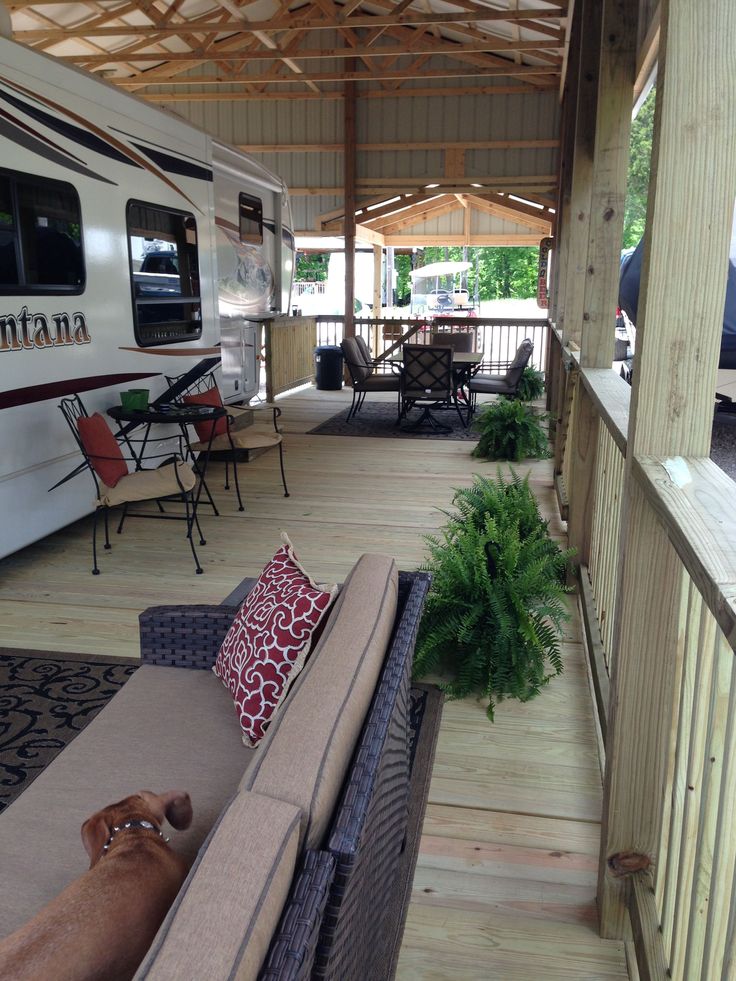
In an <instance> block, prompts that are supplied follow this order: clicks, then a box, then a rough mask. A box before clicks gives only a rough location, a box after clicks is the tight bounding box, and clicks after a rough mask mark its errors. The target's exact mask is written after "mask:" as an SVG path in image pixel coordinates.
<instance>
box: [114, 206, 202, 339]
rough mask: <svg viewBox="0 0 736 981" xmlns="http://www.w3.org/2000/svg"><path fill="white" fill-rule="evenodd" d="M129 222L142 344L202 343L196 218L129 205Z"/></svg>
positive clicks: (136, 315)
mask: <svg viewBox="0 0 736 981" xmlns="http://www.w3.org/2000/svg"><path fill="white" fill-rule="evenodd" d="M127 219H128V251H129V255H130V275H131V283H132V286H133V313H134V319H135V331H136V340H137V341H138V343H139V344H140V345H141V346H142V347H145V346H149V345H153V344H168V343H171V342H174V341H182V340H193V339H195V338H197V337H199V336H200V335H201V333H202V313H201V310H202V308H201V303H200V296H199V262H198V257H197V225H196V222H195V220H194V216H193V215H190V214H187V212H185V211H171V210H170V209H168V208H161V207H156V206H155V205H151V204H143V203H141V202H139V201H129V202H128V210H127Z"/></svg>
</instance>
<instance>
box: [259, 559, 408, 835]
mask: <svg viewBox="0 0 736 981" xmlns="http://www.w3.org/2000/svg"><path fill="white" fill-rule="evenodd" d="M397 596H398V572H397V569H396V565H395V563H394V562H393V560H392V559H390V558H388V557H387V556H384V555H363V556H362V557H361V558H360V559H359V560H358V562H357V563H356V564H355V566H354V568H353V570H352V572H351V573H350V576H349V577H348V579H347V580H346V582H345V585H344V586H343V587H342V589H341V591H340V595H339V596H338V598H337V602H336V603H335V606H334V608H333V610H332V612H331V613H330V615H329V618H328V619H327V622H326V624H325V627H324V630H323V633H322V636H321V638H320V640H319V643H318V644H317V646H316V647H315V649H314V652H313V653H312V656H311V657H310V659H309V661H308V663H307V666H306V667H305V669H304V670H303V671H302V673H301V674H300V675H299V677H298V678H297V680H296V681H295V682H294V686H293V688H292V690H291V693H290V694H289V702H288V708H287V710H286V711H284V712H280V713H279V714H278V715H277V716H276V718H275V719H274V720H273V723H272V724H271V726H270V728H269V730H268V733H267V735H266V738H265V739H264V741H263V743H262V744H261V746H260V747H259V751H258V753H257V754H256V755H255V756H254V757H253V762H252V764H251V765H249V767H248V769H247V771H246V773H245V774H244V776H243V779H242V781H241V784H240V786H241V789H244V790H253V791H255V792H257V793H259V794H266V795H267V796H269V797H276V798H278V799H279V800H283V801H287V802H288V803H291V804H294V805H295V806H296V807H298V808H299V809H300V810H301V812H302V838H303V844H304V843H306V847H307V848H319V847H321V844H322V842H323V839H324V837H325V834H326V833H327V829H328V827H329V824H330V821H331V818H332V814H333V812H334V809H335V805H336V803H337V798H338V796H339V794H340V789H341V787H342V785H343V781H344V779H345V774H346V772H347V769H348V765H349V763H350V760H351V758H352V755H353V752H354V750H355V746H356V743H357V741H358V737H359V735H360V732H361V730H362V728H363V723H364V721H365V717H366V714H367V712H368V707H369V705H370V703H371V699H372V698H373V693H374V691H375V688H376V683H377V680H378V675H379V673H380V671H381V666H382V665H383V662H384V659H385V656H386V651H387V648H388V643H389V639H390V637H391V631H392V629H393V626H394V620H395V617H396V607H397Z"/></svg>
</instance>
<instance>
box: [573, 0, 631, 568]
mask: <svg viewBox="0 0 736 981" xmlns="http://www.w3.org/2000/svg"><path fill="white" fill-rule="evenodd" d="M638 15H639V2H638V0H605V2H604V6H603V22H602V28H601V45H600V65H599V69H598V77H599V85H598V105H597V110H596V116H595V119H596V129H595V145H594V153H593V169H592V188H591V195H590V220H589V226H588V244H587V264H586V271H585V277H584V294H583V330H582V335H581V339H580V364H581V367H583V368H610V366H611V363H612V361H613V346H614V324H615V317H616V306H617V304H618V278H619V256H620V251H621V239H622V235H623V227H624V202H625V200H626V176H627V170H628V162H629V133H630V129H631V104H632V101H633V92H634V79H635V75H636V35H637V26H638ZM579 395H580V397H579V398H578V399H577V401H576V406H577V411H578V415H577V417H576V419H575V424H574V426H573V434H574V438H573V441H572V445H571V447H570V453H571V459H570V467H571V470H570V482H569V483H570V486H569V487H568V488H567V497H568V502H569V509H570V510H569V518H568V525H567V529H568V537H569V540H570V544H571V545H572V546H574V547H575V548H576V549H577V555H576V561H577V562H579V563H583V564H585V565H587V564H588V561H589V558H590V537H591V526H592V519H593V503H594V502H593V495H594V491H595V469H596V457H597V451H598V415H597V412H596V410H595V408H594V406H593V404H592V402H591V400H590V399H589V398H588V397H587V396H586V395H585V393H584V390H582V391H581V392H580V393H579Z"/></svg>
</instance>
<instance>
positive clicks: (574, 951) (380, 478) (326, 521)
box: [0, 391, 628, 981]
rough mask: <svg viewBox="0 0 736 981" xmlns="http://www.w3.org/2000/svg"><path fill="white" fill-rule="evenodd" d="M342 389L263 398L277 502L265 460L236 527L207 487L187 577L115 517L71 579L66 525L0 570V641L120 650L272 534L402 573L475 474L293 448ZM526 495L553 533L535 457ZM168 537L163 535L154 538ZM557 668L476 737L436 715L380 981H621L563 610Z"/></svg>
mask: <svg viewBox="0 0 736 981" xmlns="http://www.w3.org/2000/svg"><path fill="white" fill-rule="evenodd" d="M345 399H346V395H345V394H344V393H339V392H314V391H307V392H306V393H304V394H300V395H297V396H291V397H290V398H288V399H285V400H283V402H282V403H281V405H282V408H283V413H284V414H283V419H282V421H283V423H284V428H285V431H286V433H287V443H286V454H285V457H286V467H287V477H288V480H289V488H290V490H291V497H290V498H289V499H288V500H285V499H284V498H283V497H282V496H281V494H280V483H279V475H278V467H277V460H276V457H275V455H274V454H266V455H265V456H263V457H261V458H259V459H258V460H256V461H254V462H253V463H250V464H248V465H246V466H245V467H243V474H244V479H243V484H244V487H245V497H246V507H247V511H246V512H245V514H238V512H237V511H236V510H235V507H234V504H233V502H234V496H233V495H232V494H225V493H224V492H222V491H221V490H219V488H217V487H216V480H215V479H214V474H215V469H214V468H213V471H212V473H213V480H212V484H213V490H216V491H218V493H217V496H218V503H220V502H222V503H223V505H224V507H223V514H222V516H221V517H220V518H219V519H216V518H214V517H212V516H210V515H209V514H208V513H207V512H206V511H203V512H202V516H203V521H204V527H205V534H206V536H207V537H208V544H207V546H206V547H205V548H202V549H201V560H202V564H203V566H204V568H205V575H203V576H195V575H194V572H193V567H192V563H191V557H190V555H189V554H188V549H187V548H186V546H185V543H184V539H183V536H182V538H181V541H179V540H178V537H177V536H178V531H179V529H178V526H172V525H171V524H169V523H167V522H163V521H137V522H135V521H130V522H129V524H128V525H127V526H126V529H125V534H124V535H123V536H121V537H120V538H118V537H117V536H114V538H115V540H114V541H113V549H112V551H111V552H103V553H102V557H101V560H100V561H101V568H102V574H101V575H100V576H98V577H94V578H93V577H92V576H91V575H90V572H89V568H90V554H89V535H90V523H89V521H87V520H85V521H82V522H79V523H77V524H76V525H72V526H70V527H69V528H67V529H65V530H63V531H62V532H59V533H57V534H56V535H54V536H51V537H49V538H47V539H45V540H44V541H42V542H40V543H38V544H37V545H34V546H32V547H30V548H28V549H25V550H24V551H23V552H21V553H18V554H17V555H15V556H12V557H10V558H8V559H5V560H3V561H1V562H0V646H7V647H20V648H30V649H34V648H35V649H41V650H60V651H79V652H86V653H94V654H106V655H109V656H111V657H115V656H120V655H125V656H136V655H137V644H138V626H137V617H138V613H139V612H140V611H141V610H142V609H144V608H145V607H147V606H150V605H152V604H156V603H177V602H192V603H194V602H218V601H219V600H221V599H222V598H223V597H224V596H225V595H226V594H227V593H228V592H229V591H230V590H231V589H232V588H233V587H234V586H235V585H236V584H237V583H238V582H239V581H240V579H242V577H243V576H246V575H253V574H257V573H258V571H259V570H260V568H261V567H262V566H263V564H264V563H265V562H266V561H267V560H268V559H269V558H270V556H271V555H272V554H273V552H274V551H275V549H276V548H277V546H278V533H279V531H280V530H281V529H283V530H286V531H287V532H288V533H289V535H290V537H291V538H292V540H293V542H294V544H295V546H296V548H297V551H298V554H299V555H300V557H301V558H302V560H303V561H304V562H305V564H306V565H307V566H308V568H309V569H310V570H312V571H313V572H314V574H315V575H316V576H318V577H319V578H322V579H325V580H327V579H333V578H334V579H340V578H342V577H344V575H345V574H346V573H347V572H348V570H349V569H350V567H351V566H352V564H353V563H354V561H355V559H356V558H357V557H358V555H359V554H360V553H361V552H363V551H381V552H386V553H389V554H393V555H395V556H396V558H397V560H398V563H399V566H400V567H401V568H405V569H411V568H416V567H417V566H418V565H419V564H420V563H421V561H422V560H423V557H424V546H423V542H422V536H423V535H424V534H426V533H428V532H431V531H433V530H435V529H436V528H438V527H439V526H441V524H442V523H443V516H442V515H441V514H440V513H439V512H438V510H437V508H438V507H444V506H447V505H448V504H449V502H450V498H451V496H452V489H453V488H454V487H459V486H465V485H467V484H469V483H470V482H471V480H472V475H473V473H485V474H493V473H495V465H494V464H490V463H486V462H483V461H478V460H475V459H472V458H471V457H470V454H469V448H470V447H469V445H468V444H467V443H462V442H452V441H446V440H431V441H428V440H397V439H393V440H380V439H369V438H355V439H349V438H346V437H340V436H334V437H329V436H310V435H308V433H307V430H309V429H310V428H311V427H312V426H314V425H316V424H317V422H319V421H320V420H321V419H323V418H326V417H327V416H329V415H330V414H332V413H333V412H335V411H337V410H338V409H339V408H341V407H342V406H343V405H344V403H345ZM527 469H531V483H532V486H533V488H534V491H535V493H536V495H537V498H538V500H539V502H540V506H541V508H542V511H543V513H544V514H545V516H546V517H550V518H551V525H550V527H551V529H552V531H553V533H557V534H560V535H561V534H562V533H563V531H564V529H563V528H562V527H561V525H560V522H559V518H558V516H557V510H556V507H555V503H554V493H553V489H552V479H551V476H552V472H551V465H550V463H549V462H546V461H545V462H538V463H535V464H533V465H532V466H531V467H530V468H526V467H523V468H520V470H521V472H522V473H525V472H526V470H527ZM172 528H175V529H176V532H175V534H173V535H172ZM564 660H565V672H564V674H563V676H562V677H561V678H559V679H556V680H555V681H554V682H553V683H552V684H551V685H550V687H549V688H548V689H547V690H546V691H545V692H544V693H543V694H542V695H541V696H540V697H539V698H538V699H536V700H535V701H533V702H531V703H528V704H527V705H519V704H516V703H511V702H509V703H504V704H502V705H501V706H499V708H498V710H497V713H496V716H497V720H496V722H495V724H494V725H491V724H490V723H489V722H488V721H487V720H486V717H485V714H484V710H483V707H482V706H481V705H480V704H477V703H475V702H474V701H472V700H467V701H463V702H450V703H447V704H446V705H445V709H444V715H443V722H442V727H441V731H440V737H439V745H438V751H437V756H436V761H435V768H434V774H433V781H432V786H431V790H430V799H429V805H428V809H427V816H426V821H425V825H424V835H423V838H422V843H421V851H420V857H419V862H418V866H417V872H416V876H415V881H414V891H413V899H412V905H411V908H410V911H409V916H408V921H407V927H406V933H405V938H404V946H403V948H402V953H401V960H400V964H399V971H398V977H399V978H400V979H402V981H410V979H411V981H413V979H427V981H444V979H490V978H498V979H503V981H516V979H519V981H521V979H523V981H546V979H558V978H559V979H563V978H564V979H586V981H592V979H614V978H622V979H623V978H628V973H627V969H626V958H625V951H624V946H623V944H621V943H617V942H613V941H603V940H600V939H599V938H598V936H597V933H596V929H595V880H596V854H597V848H598V835H599V823H598V822H599V818H600V807H601V779H600V769H599V763H598V756H597V750H596V735H595V729H594V722H593V716H592V709H591V700H590V694H589V689H588V681H587V676H586V671H585V664H584V660H583V651H582V645H581V634H580V626H579V621H578V619H577V616H574V617H573V620H572V622H571V624H570V625H569V627H568V631H567V636H566V641H565V644H564Z"/></svg>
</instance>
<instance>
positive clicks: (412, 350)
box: [401, 344, 465, 433]
mask: <svg viewBox="0 0 736 981" xmlns="http://www.w3.org/2000/svg"><path fill="white" fill-rule="evenodd" d="M403 355H404V357H403V362H404V364H403V368H402V370H401V417H402V418H405V417H406V415H407V413H408V412H409V411H411V409H413V408H414V407H419V408H421V409H422V413H421V415H420V416H419V418H418V419H417V421H416V422H414V423H412V425H411V426H406V427H404V428H405V430H406V431H407V432H411V431H414V430H416V429H420V428H421V427H422V426H424V425H425V424H427V425H429V426H430V427H431V428H432V429H433V430H434V431H435V432H446V433H449V432H450V431H451V429H452V427H451V426H448V425H445V424H444V423H441V422H440V421H439V420H438V419H437V418H436V416H434V415H433V414H432V409H451V408H453V409H455V410H456V411H457V414H458V416H459V417H460V422H461V423H463V425H464V424H465V420H464V419H463V414H462V412H461V411H460V407H459V405H458V403H457V398H456V396H455V382H454V377H453V372H452V356H453V350H452V348H451V347H449V346H448V347H433V346H431V345H428V344H404V347H403Z"/></svg>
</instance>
